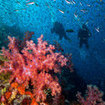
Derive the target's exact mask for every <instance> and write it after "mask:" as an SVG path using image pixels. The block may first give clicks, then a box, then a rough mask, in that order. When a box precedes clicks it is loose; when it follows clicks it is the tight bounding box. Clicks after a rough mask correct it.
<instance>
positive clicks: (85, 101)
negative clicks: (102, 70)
mask: <svg viewBox="0 0 105 105" xmlns="http://www.w3.org/2000/svg"><path fill="white" fill-rule="evenodd" d="M102 96H103V92H101V91H99V89H98V88H97V87H96V86H92V85H88V86H87V91H86V96H85V98H84V97H82V96H81V93H80V92H78V94H77V98H78V101H79V102H80V103H81V105H105V102H104V101H103V100H102Z"/></svg>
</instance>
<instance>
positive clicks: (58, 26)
mask: <svg viewBox="0 0 105 105" xmlns="http://www.w3.org/2000/svg"><path fill="white" fill-rule="evenodd" d="M51 33H56V34H57V35H59V39H60V40H62V38H64V39H66V40H68V41H69V42H71V39H70V38H69V37H67V35H66V31H65V29H64V27H63V24H62V23H60V22H57V21H56V22H54V24H53V28H52V29H51Z"/></svg>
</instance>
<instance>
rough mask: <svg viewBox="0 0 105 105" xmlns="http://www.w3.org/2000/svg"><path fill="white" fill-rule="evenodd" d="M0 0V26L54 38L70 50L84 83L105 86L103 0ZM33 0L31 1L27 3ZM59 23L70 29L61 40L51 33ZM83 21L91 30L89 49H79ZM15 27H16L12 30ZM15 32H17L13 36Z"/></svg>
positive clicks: (51, 39) (12, 32) (104, 6)
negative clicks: (79, 36) (54, 25)
mask: <svg viewBox="0 0 105 105" xmlns="http://www.w3.org/2000/svg"><path fill="white" fill-rule="evenodd" d="M67 1H68V2H69V3H70V4H69V3H67V2H66V0H0V26H1V27H3V26H8V27H9V28H10V29H12V30H9V32H8V33H9V34H14V36H16V37H19V38H20V39H21V37H22V36H21V35H20V34H19V33H24V32H26V31H27V30H29V31H32V32H34V33H35V34H34V35H33V37H32V39H33V40H36V38H38V37H39V36H40V35H41V34H43V35H44V40H47V41H48V42H50V43H53V41H54V40H57V41H58V43H60V45H61V46H62V48H63V49H64V51H65V53H72V62H73V64H74V68H75V69H76V72H77V73H78V75H80V76H81V77H82V78H83V79H84V80H85V81H86V82H87V84H96V85H99V86H100V87H101V88H102V89H105V1H104V0H90V1H89V0H74V1H73V0H67ZM30 2H34V3H33V4H27V3H30ZM56 21H57V22H59V23H61V24H62V25H63V27H64V30H67V29H73V30H74V32H68V33H66V35H67V36H68V37H69V38H70V39H71V41H68V40H66V39H65V38H64V37H63V38H62V39H61V40H60V39H59V35H58V34H56V33H51V29H52V28H53V24H54V23H55V22H56ZM83 23H85V24H86V25H87V27H88V29H89V31H90V32H91V33H92V36H91V37H90V38H89V40H88V43H89V48H88V49H87V48H86V46H84V45H83V46H82V48H79V41H80V40H79V39H78V30H79V29H80V28H81V27H82V24H83ZM15 29H16V30H15ZM17 33H18V35H16V34H17Z"/></svg>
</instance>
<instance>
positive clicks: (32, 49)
mask: <svg viewBox="0 0 105 105" xmlns="http://www.w3.org/2000/svg"><path fill="white" fill-rule="evenodd" d="M8 38H9V40H10V43H9V45H8V46H9V49H8V50H6V49H5V48H3V49H2V52H3V55H4V56H5V57H7V58H8V59H9V61H7V62H5V64H4V67H3V68H2V67H0V69H1V70H0V71H1V72H2V71H11V72H12V75H11V78H10V83H11V82H12V81H15V82H18V83H19V84H23V83H24V85H25V86H27V85H28V84H29V81H31V83H32V85H33V92H34V96H35V98H36V100H37V101H44V100H45V99H46V94H45V92H44V89H46V88H47V89H51V95H52V96H55V95H56V94H59V93H60V92H61V87H60V85H59V83H58V80H57V79H54V76H53V75H52V73H53V74H54V73H58V72H60V71H61V67H63V66H65V65H66V64H67V61H68V60H67V58H65V57H64V56H63V55H61V53H55V52H54V49H55V47H54V46H53V45H48V43H47V42H46V41H42V38H43V35H41V37H40V38H38V43H37V44H35V43H34V42H33V41H32V40H30V41H26V47H24V48H23V49H22V50H21V51H20V50H19V48H18V46H17V42H16V39H15V38H14V37H13V38H12V37H8Z"/></svg>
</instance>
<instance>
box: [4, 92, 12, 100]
mask: <svg viewBox="0 0 105 105" xmlns="http://www.w3.org/2000/svg"><path fill="white" fill-rule="evenodd" d="M11 94H12V93H11V92H9V91H8V92H6V93H5V98H6V99H9V98H10V96H11Z"/></svg>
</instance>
